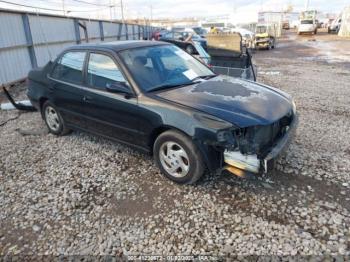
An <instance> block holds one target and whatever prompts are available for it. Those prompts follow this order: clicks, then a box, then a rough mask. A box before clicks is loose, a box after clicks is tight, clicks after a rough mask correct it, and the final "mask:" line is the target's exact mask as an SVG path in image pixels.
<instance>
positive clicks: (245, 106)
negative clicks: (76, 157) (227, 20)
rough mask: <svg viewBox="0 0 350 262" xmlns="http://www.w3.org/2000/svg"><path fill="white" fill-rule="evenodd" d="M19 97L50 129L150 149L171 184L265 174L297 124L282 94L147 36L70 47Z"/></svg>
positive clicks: (30, 81) (38, 71) (33, 77)
mask: <svg viewBox="0 0 350 262" xmlns="http://www.w3.org/2000/svg"><path fill="white" fill-rule="evenodd" d="M27 94H28V97H29V99H30V101H31V102H32V104H33V105H34V106H35V107H36V108H37V109H38V110H39V111H40V112H41V114H42V117H43V119H44V120H45V122H46V125H47V127H48V129H49V131H50V132H51V133H53V134H55V135H64V134H67V133H68V132H69V131H70V130H72V129H73V130H83V131H87V132H91V133H94V134H97V135H100V136H103V137H106V138H109V139H112V140H115V141H118V142H122V143H124V144H127V145H130V146H133V147H135V148H138V149H141V150H143V151H146V152H149V153H151V154H153V156H154V159H155V162H156V163H157V165H158V166H159V168H160V170H161V171H162V173H163V174H164V175H165V176H166V177H168V178H169V179H172V180H173V181H176V182H178V183H194V182H196V181H197V180H198V179H199V178H200V177H201V176H202V175H203V173H204V172H205V171H206V170H209V171H210V172H214V171H216V170H219V169H220V170H223V169H226V170H229V171H231V172H232V173H234V174H236V175H245V174H262V173H265V172H267V171H268V169H269V167H270V164H269V163H272V161H273V159H274V158H275V157H276V156H277V155H279V153H280V152H281V151H282V149H283V148H285V147H286V145H287V143H288V141H289V140H290V138H291V137H292V134H293V131H294V130H295V128H296V123H297V114H296V108H295V105H294V102H293V100H292V99H291V97H290V96H289V95H288V94H286V93H284V92H282V91H280V90H277V89H275V88H272V87H269V86H266V85H262V84H257V83H255V82H251V81H247V80H242V79H239V78H232V77H228V76H220V75H215V74H214V73H213V72H212V71H211V70H210V68H208V67H207V66H205V65H204V64H202V63H201V62H200V61H198V60H197V59H196V58H194V57H192V56H191V55H189V54H187V53H186V52H185V51H183V50H181V49H180V48H178V47H176V46H174V45H172V44H169V43H164V42H155V41H124V42H123V41H120V42H115V43H104V44H86V45H78V46H73V47H71V48H68V49H66V50H65V51H63V52H62V53H61V54H60V55H59V56H58V58H57V59H56V60H55V61H54V62H50V63H48V64H47V65H46V66H45V67H43V68H39V69H36V70H32V71H31V72H30V73H29V76H28V93H27Z"/></svg>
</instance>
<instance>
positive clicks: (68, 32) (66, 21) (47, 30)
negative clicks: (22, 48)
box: [29, 15, 76, 44]
mask: <svg viewBox="0 0 350 262" xmlns="http://www.w3.org/2000/svg"><path fill="white" fill-rule="evenodd" d="M29 22H30V29H31V31H32V38H33V43H34V44H38V43H46V42H63V41H75V40H76V39H75V31H74V22H73V19H71V18H60V17H46V16H35V15H30V16H29Z"/></svg>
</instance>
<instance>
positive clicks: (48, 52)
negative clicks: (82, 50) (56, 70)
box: [34, 42, 75, 66]
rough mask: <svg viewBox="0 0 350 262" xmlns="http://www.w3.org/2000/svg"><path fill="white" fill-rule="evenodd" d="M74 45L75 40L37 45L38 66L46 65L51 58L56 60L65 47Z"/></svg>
mask: <svg viewBox="0 0 350 262" xmlns="http://www.w3.org/2000/svg"><path fill="white" fill-rule="evenodd" d="M72 45H75V42H70V43H57V44H47V45H40V46H35V47H34V49H35V53H36V59H37V62H38V66H44V65H45V64H46V63H47V62H49V61H50V60H54V59H55V58H56V57H57V55H58V54H60V53H61V52H62V51H63V50H64V49H65V48H67V47H70V46H72Z"/></svg>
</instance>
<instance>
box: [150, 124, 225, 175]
mask: <svg viewBox="0 0 350 262" xmlns="http://www.w3.org/2000/svg"><path fill="white" fill-rule="evenodd" d="M168 130H176V131H178V132H180V133H183V134H184V135H187V134H186V133H184V132H183V131H182V130H180V129H178V128H176V127H173V126H160V127H158V128H156V129H154V130H153V131H152V133H151V135H150V137H149V143H148V145H149V148H150V153H151V155H153V145H154V142H155V141H156V139H157V137H158V136H159V135H160V134H162V133H164V132H165V131H168ZM187 136H188V135H187ZM195 144H196V143H195ZM196 145H197V146H199V145H198V144H196ZM198 149H199V151H200V152H201V154H202V156H203V158H204V162H205V166H206V168H208V169H209V170H211V171H214V170H216V169H217V168H218V167H217V166H216V165H215V163H214V162H217V163H219V162H220V161H221V159H220V156H219V154H218V151H216V150H214V149H213V148H206V149H204V148H203V147H199V148H198ZM209 159H212V160H214V161H209ZM215 160H216V161H215ZM210 162H213V163H210Z"/></svg>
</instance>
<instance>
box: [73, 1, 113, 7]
mask: <svg viewBox="0 0 350 262" xmlns="http://www.w3.org/2000/svg"><path fill="white" fill-rule="evenodd" d="M71 1H74V2H78V3H84V4H88V5H95V6H106V7H111V5H108V4H97V3H96V4H95V3H91V2H87V1H83V0H71Z"/></svg>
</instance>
